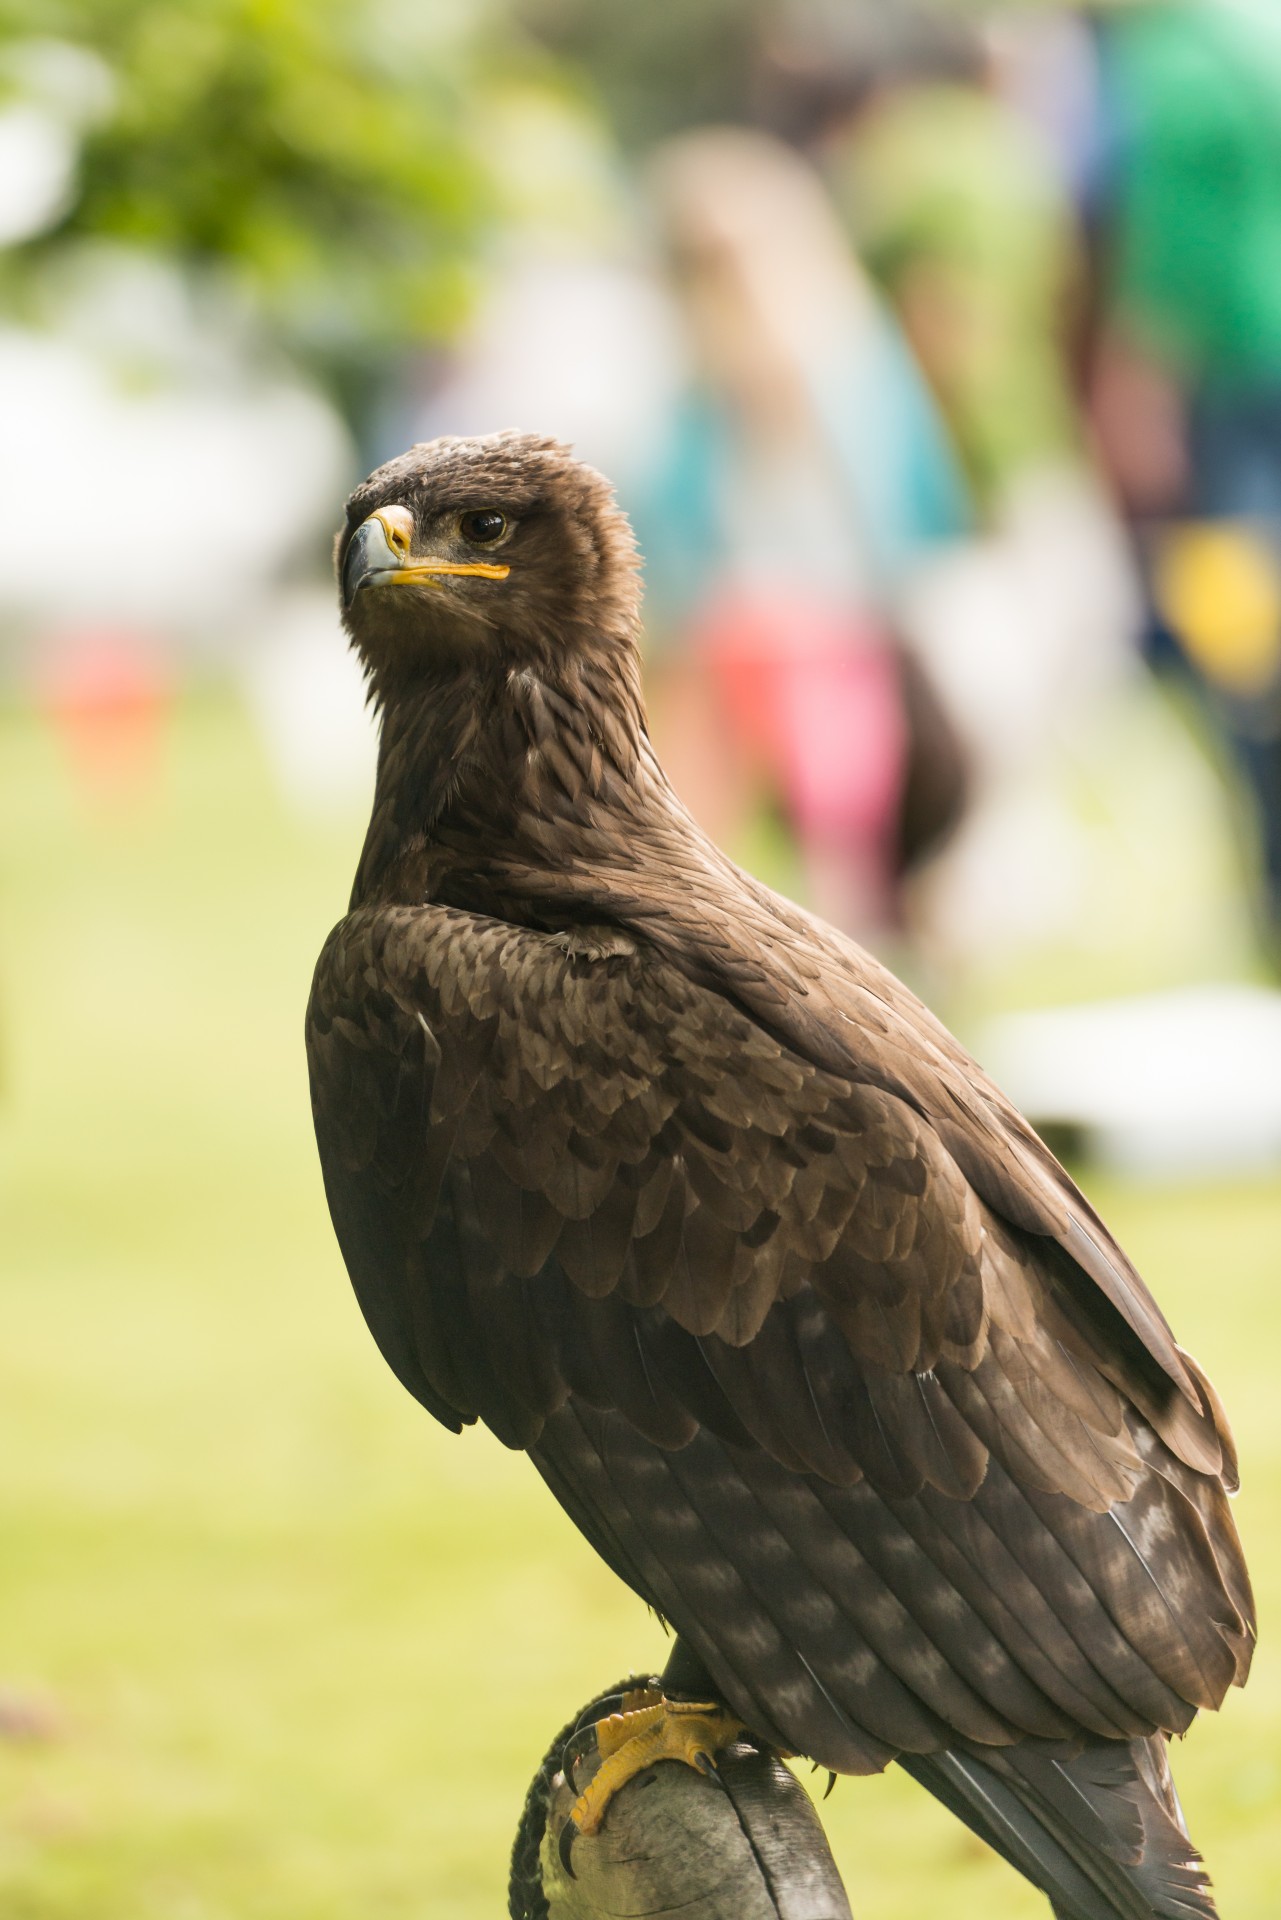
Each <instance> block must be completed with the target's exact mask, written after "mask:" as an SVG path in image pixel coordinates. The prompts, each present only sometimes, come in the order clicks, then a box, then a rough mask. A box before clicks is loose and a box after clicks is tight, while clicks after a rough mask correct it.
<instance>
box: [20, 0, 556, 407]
mask: <svg viewBox="0 0 1281 1920" xmlns="http://www.w3.org/2000/svg"><path fill="white" fill-rule="evenodd" d="M37 40H38V41H39V42H43V43H46V44H47V43H49V42H50V41H51V40H54V41H61V42H65V43H69V44H70V45H71V46H73V47H76V48H79V49H82V50H86V51H88V52H89V53H91V54H93V55H94V56H96V57H97V58H98V59H99V60H100V61H101V62H102V63H103V66H104V68H105V69H106V71H107V73H109V75H110V80H109V83H108V84H107V85H106V86H105V88H104V98H103V103H102V106H101V108H100V110H99V111H98V112H97V113H96V114H95V115H93V116H91V117H90V121H89V124H88V125H87V126H86V127H85V129H84V132H83V149H82V153H81V163H80V167H79V172H78V180H77V186H76V190H75V192H74V195H73V196H72V197H71V199H70V204H69V205H68V206H67V208H66V210H65V212H64V214H63V215H62V217H61V218H60V219H59V220H58V221H57V222H56V224H55V225H53V226H52V228H51V229H49V230H48V231H46V232H44V233H42V234H40V235H39V236H38V237H36V238H34V239H32V240H30V241H28V242H27V243H26V244H25V245H23V246H22V247H20V248H18V249H17V250H16V251H15V253H14V254H13V255H11V256H10V262H11V264H10V277H11V278H12V277H13V274H14V272H15V271H16V272H17V274H18V275H19V276H23V275H26V276H27V278H28V282H29V281H30V276H31V274H32V273H33V272H36V273H38V270H39V269H40V267H41V266H42V265H43V264H45V263H47V262H49V261H50V259H51V258H58V257H61V256H65V254H66V253H67V251H68V250H69V249H71V248H74V247H75V246H76V245H78V244H80V243H82V242H84V241H86V240H96V241H102V240H107V241H112V242H117V243H123V244H125V245H128V246H132V247H139V248H144V249H149V250H152V251H159V252H162V253H164V254H166V255H168V256H170V257H172V258H174V259H176V260H178V261H179V262H180V263H182V264H183V265H184V266H186V267H189V268H191V269H194V270H196V271H197V272H202V271H203V272H207V271H209V270H215V271H221V272H223V273H224V274H226V273H227V272H230V273H231V274H232V276H233V277H234V278H235V280H236V281H237V282H238V284H239V285H240V286H241V287H242V288H247V289H248V291H249V292H250V294H251V295H252V298H253V301H254V305H255V307H256V309H257V311H258V313H259V314H260V316H261V317H262V319H263V321H264V322H265V325H266V328H267V330H268V332H269V334H270V335H271V337H273V338H274V339H275V340H277V341H278V342H279V343H280V344H282V345H283V346H285V347H286V348H287V349H288V350H289V351H290V353H291V354H292V355H293V356H294V357H296V358H298V359H300V360H302V361H303V362H304V363H305V364H307V365H308V366H309V368H310V369H311V370H312V371H313V372H314V373H316V374H317V375H319V376H320V377H321V378H322V379H323V380H324V381H325V383H326V384H327V385H328V386H329V388H330V390H331V391H333V392H334V393H335V395H336V397H337V398H338V399H339V400H340V401H341V402H343V403H345V405H346V410H347V411H348V412H349V413H354V412H358V411H359V409H360V405H361V402H362V400H364V399H366V398H367V397H368V395H367V389H368V386H369V376H370V370H371V369H372V368H373V367H374V366H375V365H376V364H377V363H378V362H379V361H381V362H382V363H383V364H386V362H387V361H388V359H389V357H394V356H395V354H396V352H397V351H398V350H399V349H402V348H404V347H407V346H409V345H411V344H418V343H420V342H422V341H423V340H430V339H433V338H440V337H443V336H447V335H448V334H449V333H450V332H451V331H452V330H453V328H454V327H455V326H456V324H457V323H458V322H459V320H460V319H461V317H462V315H463V313H464V312H465V309H466V305H467V300H468V294H469V288H470V279H471V272H472V267H473V263H474V261H475V259H476V256H477V252H478V247H479V245H480V243H481V242H482V241H483V239H484V236H485V234H486V232H487V230H488V228H489V226H490V224H491V222H492V220H493V218H494V216H495V213H496V209H497V206H498V200H499V194H498V189H497V183H495V182H494V181H493V180H492V179H491V177H490V175H489V171H488V169H487V166H486V162H485V156H484V154H483V152H481V151H479V150H478V144H479V143H478V138H477V135H476V133H475V131H474V128H475V126H476V124H477V120H476V117H475V113H474V109H475V107H476V104H477V97H478V93H479V92H483V90H484V88H485V87H487V86H490V85H493V84H497V83H500V82H502V81H503V80H504V79H506V80H510V79H512V78H513V77H515V76H516V75H518V74H519V73H521V72H522V71H526V70H528V69H529V68H530V67H531V65H534V64H539V63H542V62H543V61H544V56H537V57H536V56H535V55H533V54H532V53H531V51H530V45H529V43H528V42H525V41H522V40H521V38H520V37H519V35H515V34H513V32H512V31H511V30H510V27H509V24H508V22H507V20H506V18H505V16H504V14H502V13H501V12H495V8H494V6H493V5H486V4H484V0H476V4H471V5H467V6H461V5H458V4H456V3H455V0H0V55H3V54H4V53H6V52H7V53H8V55H9V56H10V58H9V60H8V63H7V64H8V72H7V80H6V82H5V84H6V85H7V87H8V89H9V90H10V91H13V90H14V86H15V83H14V79H13V75H14V73H15V72H20V71H21V62H20V61H15V59H14V58H13V57H12V56H13V55H15V54H16V53H20V52H21V51H22V43H24V42H28V43H30V42H33V41H37Z"/></svg>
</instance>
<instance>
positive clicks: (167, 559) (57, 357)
mask: <svg viewBox="0 0 1281 1920" xmlns="http://www.w3.org/2000/svg"><path fill="white" fill-rule="evenodd" d="M0 418H2V419H3V420H4V423H5V424H4V433H3V435H2V436H0V502H2V506H3V510H2V511H0V609H3V610H4V611H5V612H8V613H11V614H13V613H17V614H20V615H24V616H26V617H27V618H29V619H32V620H35V621H38V622H40V623H43V624H52V623H55V622H57V623H69V622H76V621H81V620H93V621H103V620H109V621H123V622H134V623H137V624H139V625H141V626H144V627H151V628H156V629H160V630H163V631H165V632H168V633H178V634H189V633H191V632H203V633H206V634H212V633H217V632H218V631H219V630H220V629H225V627H226V626H227V624H228V623H229V622H230V621H231V620H233V619H234V618H237V617H243V615H244V613H245V611H246V609H248V608H249V607H251V606H252V605H253V604H254V602H255V601H256V599H257V598H258V597H259V596H260V595H261V593H262V592H263V590H264V588H265V586H266V584H267V583H268V582H269V581H270V580H271V578H272V576H273V574H275V572H276V571H277V570H278V569H279V568H280V567H281V565H282V564H283V563H284V562H285V561H286V560H287V559H289V558H290V556H291V555H293V554H294V553H296V552H297V551H298V550H299V549H300V548H301V547H303V546H304V544H306V543H309V542H310V541H312V540H314V539H317V538H318V537H319V534H320V531H321V530H322V529H323V528H325V527H327V526H328V525H329V524H330V523H331V522H332V521H333V519H334V507H335V502H336V501H338V500H340V499H341V498H342V495H343V493H344V492H345V490H346V483H347V479H348V475H349V472H350V462H351V454H350V447H349V443H348V440H347V436H346V433H345V431H344V429H343V426H342V423H341V422H340V420H339V419H338V417H337V415H336V414H335V413H334V411H333V410H332V408H331V407H330V406H329V405H328V404H327V403H326V402H325V401H324V400H323V399H321V397H320V396H319V395H318V394H316V393H314V392H312V391H310V390H308V389H307V388H304V387H301V386H298V385H293V384H288V383H286V382H284V381H280V380H271V379H266V378H258V377H253V376H251V375H249V374H248V373H242V374H241V375H239V376H238V377H235V378H222V379H212V378H204V377H199V376H194V377H190V378H181V379H175V378H166V379H164V380H163V381H160V382H156V383H154V384H152V385H149V386H143V387H141V388H139V387H137V386H130V385H128V384H126V383H125V382H123V381H118V380H116V379H115V378H113V376H112V373H111V371H110V370H109V369H108V368H107V367H106V366H104V365H102V364H101V363H100V362H99V361H97V360H96V359H95V358H93V357H91V355H90V354H89V353H88V352H86V351H84V350H83V349H82V348H81V347H79V346H77V345H75V344H73V343H72V342H71V341H69V340H67V339H60V338H58V337H56V336H50V335H37V334H33V333H27V332H23V331H20V330H19V329H17V328H4V329H0ZM72 516H74V517H72Z"/></svg>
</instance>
